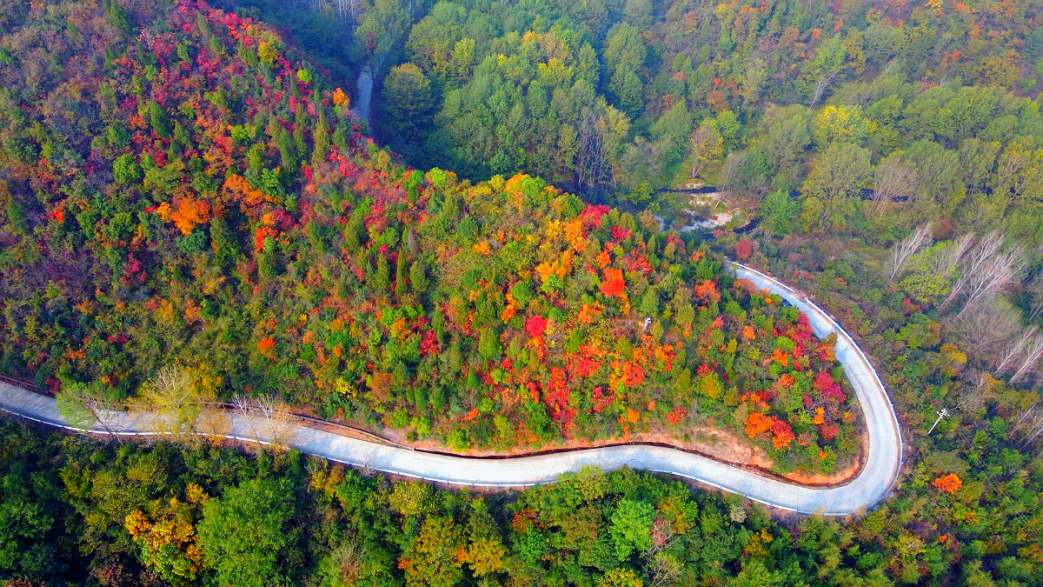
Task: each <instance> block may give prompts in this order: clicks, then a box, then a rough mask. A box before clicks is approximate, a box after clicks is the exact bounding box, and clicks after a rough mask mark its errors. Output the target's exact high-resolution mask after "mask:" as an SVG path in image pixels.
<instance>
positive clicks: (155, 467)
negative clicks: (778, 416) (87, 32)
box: [0, 420, 1043, 587]
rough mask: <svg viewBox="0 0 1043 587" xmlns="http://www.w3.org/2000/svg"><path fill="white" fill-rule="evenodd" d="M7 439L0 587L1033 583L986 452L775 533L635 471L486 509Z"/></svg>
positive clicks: (1033, 472)
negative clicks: (850, 508)
mask: <svg viewBox="0 0 1043 587" xmlns="http://www.w3.org/2000/svg"><path fill="white" fill-rule="evenodd" d="M0 438H2V439H3V440H2V442H0V480H2V483H0V498H2V499H0V580H4V579H11V578H19V579H22V581H21V582H15V583H14V584H15V585H55V584H59V581H62V582H63V583H62V584H66V585H77V584H89V585H103V586H130V585H157V584H169V585H190V584H220V585H226V586H228V587H238V586H249V585H291V584H292V585H324V586H346V585H359V586H366V585H373V586H376V585H387V586H390V585H403V584H404V585H411V586H412V585H416V586H432V587H434V586H438V587H442V586H446V587H448V586H452V585H583V586H592V587H594V586H596V587H621V586H628V587H629V586H633V587H637V586H639V585H652V586H656V587H664V586H669V585H734V586H744V587H754V586H757V587H767V586H769V585H770V586H775V585H782V586H797V585H837V586H844V587H852V586H854V587H858V586H887V585H894V584H916V583H917V582H918V581H921V580H922V581H923V584H957V585H975V586H979V585H980V586H987V585H1010V586H1014V585H1024V586H1030V585H1039V584H1040V583H1039V577H1038V574H1036V573H1035V568H1036V565H1038V564H1040V562H1041V561H1040V558H1039V557H1040V550H1039V544H1040V540H1041V538H1043V537H1041V536H1040V531H1041V530H1040V529H1041V527H1043V526H1041V523H1043V518H1041V516H1043V514H1041V513H1040V512H1041V511H1043V510H1041V507H1040V506H1041V505H1043V504H1040V493H1039V492H1038V491H1033V490H1032V489H1031V488H1032V487H1034V486H1035V487H1038V486H1039V483H1040V481H1041V480H1043V469H1041V468H1040V466H1039V465H1040V462H1041V461H1040V460H1038V459H1036V460H1034V461H1031V462H1013V461H1011V460H1010V458H1009V457H1008V456H1006V455H1007V453H1006V450H1005V449H1004V450H1003V451H1002V452H1001V450H1000V447H999V446H997V444H996V443H995V442H994V441H993V440H991V439H986V440H984V441H983V442H980V443H978V445H977V450H978V451H979V453H980V456H981V459H982V461H981V466H978V467H974V468H964V469H962V470H960V476H959V477H958V478H957V481H956V484H955V485H953V483H952V481H951V480H948V479H947V477H953V476H954V475H952V474H951V473H946V474H943V472H945V471H951V470H952V469H951V468H950V467H953V466H955V464H956V463H958V462H959V459H954V458H953V457H952V456H948V457H945V456H944V455H945V454H946V453H937V454H939V455H942V456H938V457H935V458H933V459H930V461H929V462H925V463H924V464H923V465H920V466H918V467H917V469H916V471H915V472H914V473H913V475H911V478H910V482H909V484H908V487H907V488H905V489H903V490H902V491H901V492H900V494H899V496H898V497H897V498H896V499H895V500H893V502H892V503H890V504H888V505H885V506H884V507H882V508H881V509H879V510H877V511H875V512H873V513H871V514H869V515H867V516H865V517H863V518H861V519H859V520H857V521H852V522H848V523H844V524H842V523H841V522H839V521H824V520H822V519H820V518H816V517H809V518H804V519H801V520H794V521H791V522H787V523H780V522H777V521H772V520H771V518H770V517H769V516H768V515H767V512H766V511H765V510H763V509H761V508H760V507H759V506H755V505H752V504H751V503H750V502H746V501H743V500H741V499H739V498H736V497H734V496H730V497H721V496H718V495H716V494H713V493H707V492H693V491H692V490H691V489H690V488H688V487H686V486H685V485H683V484H681V483H680V482H677V481H665V480H662V479H661V478H659V477H656V476H653V475H647V474H639V473H635V472H633V471H630V470H623V471H617V472H613V473H608V474H605V473H601V472H600V471H597V470H593V469H587V470H584V471H582V472H581V473H579V474H578V475H570V476H567V477H566V478H563V479H562V481H561V482H560V483H557V484H555V485H552V486H547V487H539V488H533V489H528V490H526V491H525V492H523V493H520V494H503V493H501V494H493V495H485V496H482V495H477V494H472V493H469V492H467V491H461V492H449V491H445V490H436V489H433V488H431V487H430V486H426V485H423V484H420V483H417V482H415V481H408V482H401V481H391V480H389V479H386V478H383V477H379V476H377V477H364V476H362V475H360V474H359V473H358V472H356V471H354V470H351V469H344V468H342V467H339V466H337V467H331V466H329V465H328V464H325V463H323V462H321V461H319V460H317V459H307V458H305V457H302V456H301V455H300V454H297V453H289V454H278V455H272V454H269V453H263V452H262V453H261V454H259V455H257V456H254V457H250V456H246V455H244V454H243V453H242V452H241V451H239V450H233V449H222V448H216V447H208V446H204V447H200V448H195V449H190V448H184V447H178V446H177V445H171V444H159V445H157V446H155V447H152V448H147V447H144V446H140V445H133V444H128V445H117V444H115V443H108V444H100V443H99V442H98V441H94V440H90V439H85V438H82V437H79V438H77V437H66V436H63V435H60V434H58V433H54V432H45V431H41V430H38V429H35V428H27V427H24V426H22V425H20V424H18V423H16V422H12V421H10V420H4V421H0ZM961 479H962V487H961V486H960V480H961ZM946 483H948V485H946ZM952 487H955V489H952Z"/></svg>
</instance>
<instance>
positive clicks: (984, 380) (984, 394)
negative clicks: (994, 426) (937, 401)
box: [956, 372, 996, 412]
mask: <svg viewBox="0 0 1043 587" xmlns="http://www.w3.org/2000/svg"><path fill="white" fill-rule="evenodd" d="M994 381H996V380H995V379H993V378H992V376H990V375H989V374H988V373H984V372H977V373H974V374H972V375H971V377H969V381H968V385H965V386H963V387H961V388H960V393H959V397H958V398H957V400H956V407H958V408H959V409H961V410H963V411H967V412H975V411H977V410H980V409H981V407H982V406H984V405H985V401H986V400H987V399H988V396H989V390H990V387H991V384H992V383H993V382H994Z"/></svg>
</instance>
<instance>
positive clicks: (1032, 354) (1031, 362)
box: [1010, 334, 1043, 383]
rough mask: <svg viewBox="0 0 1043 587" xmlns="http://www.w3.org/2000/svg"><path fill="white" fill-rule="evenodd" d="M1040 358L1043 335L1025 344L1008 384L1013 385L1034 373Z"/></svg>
mask: <svg viewBox="0 0 1043 587" xmlns="http://www.w3.org/2000/svg"><path fill="white" fill-rule="evenodd" d="M1040 357H1043V334H1037V335H1036V336H1034V337H1032V339H1031V340H1029V341H1028V342H1027V343H1025V349H1024V351H1023V352H1022V355H1021V363H1020V365H1019V366H1018V368H1017V370H1016V371H1014V375H1011V377H1010V382H1011V383H1014V382H1016V381H1018V380H1019V379H1021V378H1022V377H1025V376H1027V375H1029V374H1030V373H1032V372H1033V371H1035V370H1036V366H1037V365H1038V364H1039V359H1040Z"/></svg>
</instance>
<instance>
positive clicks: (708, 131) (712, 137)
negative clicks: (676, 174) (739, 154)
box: [688, 118, 724, 177]
mask: <svg viewBox="0 0 1043 587" xmlns="http://www.w3.org/2000/svg"><path fill="white" fill-rule="evenodd" d="M688 144H689V146H690V147H691V149H692V177H698V176H699V172H700V171H702V169H703V167H705V166H706V165H707V164H708V163H712V162H714V161H717V160H719V159H720V158H721V157H722V156H723V155H724V139H723V138H721V133H720V131H718V130H717V123H716V122H714V120H713V119H712V118H707V119H705V120H703V121H702V122H700V123H699V126H698V127H696V129H695V131H694V132H693V133H692V136H690V137H689V138H688Z"/></svg>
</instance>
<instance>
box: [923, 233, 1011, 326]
mask: <svg viewBox="0 0 1043 587" xmlns="http://www.w3.org/2000/svg"><path fill="white" fill-rule="evenodd" d="M1004 240H1005V239H1004V237H1003V235H1001V234H1000V233H998V232H990V233H989V234H987V235H985V236H984V237H982V238H981V239H980V240H979V241H978V245H977V246H976V247H973V248H971V249H970V251H968V253H967V255H966V256H965V257H964V259H963V261H962V262H961V263H960V274H959V277H957V279H956V281H955V282H954V283H953V286H952V289H951V290H950V292H949V295H948V296H946V298H945V300H943V301H942V304H941V308H943V309H944V308H945V307H946V306H948V305H949V304H951V303H952V302H953V301H955V300H956V299H959V298H960V297H961V296H965V299H966V301H965V302H964V305H963V309H961V310H960V312H959V313H958V314H957V315H956V317H957V318H959V317H961V316H963V314H964V313H966V312H967V311H968V310H969V309H970V308H972V307H973V306H975V305H977V304H979V303H981V302H982V301H983V300H986V299H989V298H992V297H995V296H996V295H998V294H999V293H1000V292H1001V291H1002V290H1003V289H1005V288H1006V287H1007V286H1008V285H1010V284H1011V283H1013V282H1014V281H1015V280H1016V279H1017V278H1018V277H1019V275H1020V274H1021V272H1022V270H1024V268H1025V266H1026V260H1025V256H1024V252H1023V250H1022V248H1021V247H1020V246H1018V245H1011V246H1009V247H1004V244H1003V243H1004Z"/></svg>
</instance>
